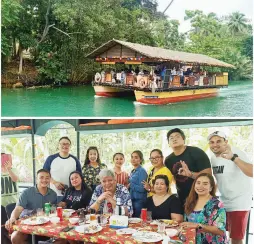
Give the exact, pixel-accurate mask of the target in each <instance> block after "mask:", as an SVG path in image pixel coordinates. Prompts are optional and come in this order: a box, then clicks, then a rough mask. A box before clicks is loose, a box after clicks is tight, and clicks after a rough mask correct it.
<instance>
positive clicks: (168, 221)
mask: <svg viewBox="0 0 254 244" xmlns="http://www.w3.org/2000/svg"><path fill="white" fill-rule="evenodd" d="M159 222H162V223H164V224H165V226H166V227H176V226H178V222H177V221H175V220H172V219H157V220H153V221H152V222H151V223H150V225H158V223H159Z"/></svg>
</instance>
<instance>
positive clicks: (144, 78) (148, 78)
mask: <svg viewBox="0 0 254 244" xmlns="http://www.w3.org/2000/svg"><path fill="white" fill-rule="evenodd" d="M96 75H97V76H98V73H97V74H96ZM93 85H101V86H111V87H118V88H122V89H127V90H143V91H151V90H153V91H154V90H156V91H172V90H178V89H179V90H185V89H187V90H188V89H194V90H195V89H204V88H213V87H214V88H216V87H227V86H228V74H227V73H217V74H211V75H208V76H205V75H199V74H194V75H184V76H180V75H171V74H170V75H168V74H167V73H165V75H164V76H163V77H161V76H155V75H154V76H152V75H134V74H127V75H126V76H124V77H122V76H120V75H113V74H111V73H106V74H103V75H101V76H100V79H96V76H95V80H94V81H93Z"/></svg>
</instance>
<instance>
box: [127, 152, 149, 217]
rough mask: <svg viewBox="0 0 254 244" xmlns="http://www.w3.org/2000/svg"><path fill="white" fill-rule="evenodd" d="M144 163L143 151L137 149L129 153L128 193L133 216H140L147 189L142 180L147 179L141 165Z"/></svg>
mask: <svg viewBox="0 0 254 244" xmlns="http://www.w3.org/2000/svg"><path fill="white" fill-rule="evenodd" d="M143 163H144V157H143V153H142V152H141V151H139V150H136V151H134V152H133V153H132V154H131V164H132V166H133V170H132V171H131V174H130V179H129V182H130V185H129V189H130V194H131V201H132V206H133V211H134V212H133V217H138V218H139V217H140V213H141V209H142V208H143V205H144V204H145V202H146V198H147V191H146V189H145V188H144V185H143V182H144V181H145V180H146V179H147V173H146V170H145V169H144V168H143V167H142V166H141V165H142V164H143Z"/></svg>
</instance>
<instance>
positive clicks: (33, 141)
mask: <svg viewBox="0 0 254 244" xmlns="http://www.w3.org/2000/svg"><path fill="white" fill-rule="evenodd" d="M30 123H31V127H32V130H31V131H32V135H31V136H32V157H33V183H34V186H35V185H36V165H35V140H34V129H35V125H34V119H31V120H30Z"/></svg>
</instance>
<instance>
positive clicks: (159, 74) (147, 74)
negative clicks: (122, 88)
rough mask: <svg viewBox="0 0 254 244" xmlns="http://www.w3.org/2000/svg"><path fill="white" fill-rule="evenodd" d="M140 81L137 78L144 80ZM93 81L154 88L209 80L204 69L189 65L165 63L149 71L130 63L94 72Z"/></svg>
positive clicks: (187, 84)
mask: <svg viewBox="0 0 254 244" xmlns="http://www.w3.org/2000/svg"><path fill="white" fill-rule="evenodd" d="M145 78H147V82H145V83H142V82H140V81H139V80H146V79H145ZM94 81H95V82H96V83H104V82H107V83H112V84H115V83H119V84H123V85H126V86H137V87H140V88H146V87H150V88H152V87H155V88H169V87H174V86H178V87H179V86H180V87H181V86H182V87H184V86H194V85H195V86H203V85H209V84H210V83H212V82H211V77H210V81H209V78H208V76H207V72H206V71H202V70H201V69H197V70H195V71H194V70H193V68H191V67H187V66H182V67H179V68H178V69H176V67H167V66H166V65H157V66H156V67H154V68H153V69H151V70H150V71H149V70H147V69H140V68H139V66H136V67H135V69H134V68H132V66H131V65H130V66H129V68H125V69H122V70H113V69H112V70H110V69H107V70H106V71H104V70H103V71H102V72H101V73H96V75H95V78H94Z"/></svg>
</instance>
